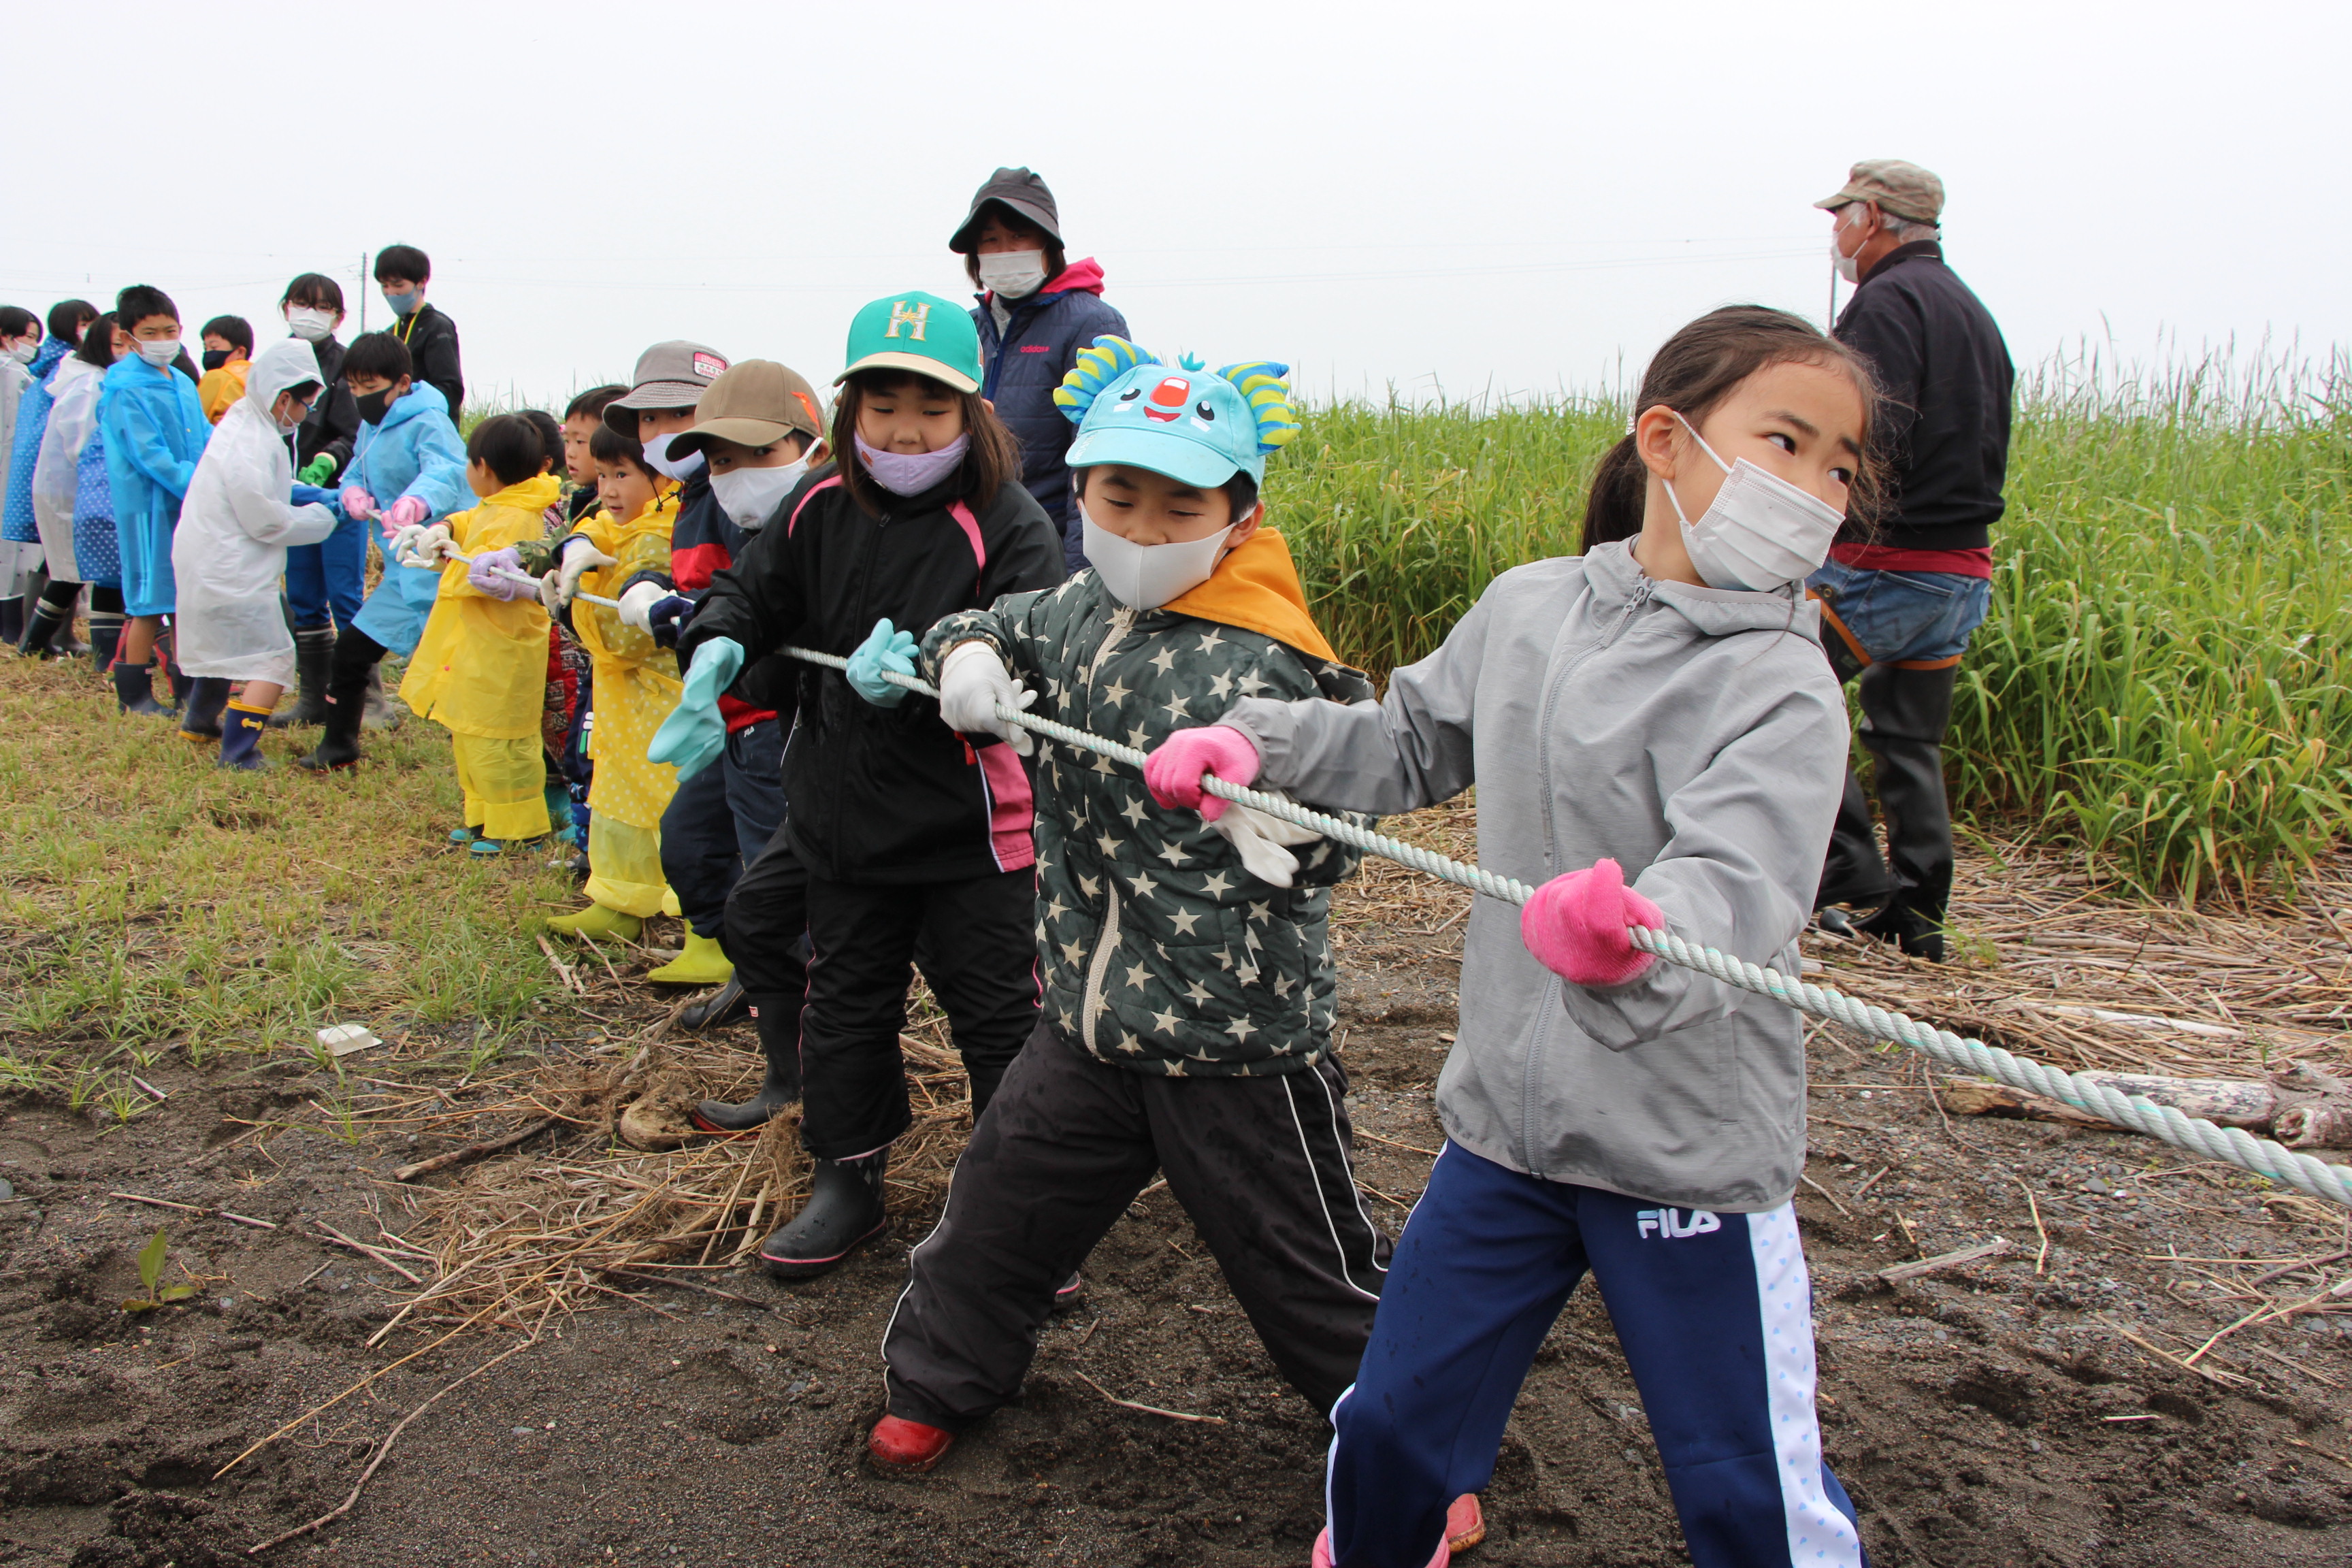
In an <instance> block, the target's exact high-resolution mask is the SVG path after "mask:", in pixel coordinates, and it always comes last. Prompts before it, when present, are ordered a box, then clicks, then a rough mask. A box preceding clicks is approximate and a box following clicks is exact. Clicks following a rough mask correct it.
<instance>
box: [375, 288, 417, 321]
mask: <svg viewBox="0 0 2352 1568" xmlns="http://www.w3.org/2000/svg"><path fill="white" fill-rule="evenodd" d="M383 302H384V303H385V304H387V305H389V306H391V307H392V308H393V310H394V313H395V314H398V315H403V316H413V315H415V314H416V307H417V306H419V305H421V304H423V303H424V302H425V297H424V296H423V295H422V294H420V293H418V292H417V291H416V290H415V289H410V290H409V291H408V292H407V293H405V294H395V293H394V292H393V291H392V290H391V289H385V290H384V291H383Z"/></svg>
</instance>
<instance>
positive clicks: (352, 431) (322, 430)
mask: <svg viewBox="0 0 2352 1568" xmlns="http://www.w3.org/2000/svg"><path fill="white" fill-rule="evenodd" d="M296 341H297V342H300V341H301V340H299V339H297V340H296ZM310 352H311V353H314V354H316V355H318V357H319V374H320V376H321V377H322V378H323V380H322V384H321V390H320V393H319V397H318V401H317V402H315V403H313V404H311V405H310V413H309V414H308V415H307V416H304V418H303V420H302V428H301V430H300V431H299V432H298V433H297V434H296V436H295V437H294V448H295V463H294V466H295V467H296V468H309V467H310V461H311V459H312V458H316V457H318V456H319V455H320V453H325V454H326V455H327V456H329V457H331V458H334V459H335V472H336V473H337V474H338V475H341V473H342V471H343V469H344V468H348V467H349V466H350V464H351V460H352V443H353V442H355V441H357V440H358V439H359V434H360V405H359V400H358V399H357V398H355V397H353V396H352V389H351V388H350V387H348V386H345V385H344V384H343V344H342V342H341V340H340V339H338V338H334V337H325V338H321V339H320V340H319V341H318V342H315V343H312V344H311V345H310Z"/></svg>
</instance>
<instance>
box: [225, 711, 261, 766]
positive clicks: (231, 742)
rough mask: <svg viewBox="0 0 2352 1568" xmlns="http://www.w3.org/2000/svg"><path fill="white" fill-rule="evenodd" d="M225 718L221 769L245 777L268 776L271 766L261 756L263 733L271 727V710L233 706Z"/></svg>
mask: <svg viewBox="0 0 2352 1568" xmlns="http://www.w3.org/2000/svg"><path fill="white" fill-rule="evenodd" d="M223 718H224V727H223V729H222V731H221V753H220V765H221V766H222V767H225V768H235V769H236V771H237V772H239V773H267V772H268V771H269V763H268V762H267V761H266V760H264V759H263V757H262V755H261V732H262V731H264V730H266V729H268V727H269V710H268V709H267V708H248V707H247V706H246V705H245V704H244V703H242V702H232V703H230V704H229V705H228V711H227V712H226V714H225V715H224V716H223Z"/></svg>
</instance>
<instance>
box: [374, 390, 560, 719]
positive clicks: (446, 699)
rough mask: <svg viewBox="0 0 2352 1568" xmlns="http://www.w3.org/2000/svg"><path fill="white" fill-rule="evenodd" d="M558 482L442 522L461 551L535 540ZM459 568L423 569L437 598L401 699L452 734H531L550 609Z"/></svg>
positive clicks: (525, 487) (511, 489)
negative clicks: (491, 590) (486, 589)
mask: <svg viewBox="0 0 2352 1568" xmlns="http://www.w3.org/2000/svg"><path fill="white" fill-rule="evenodd" d="M403 401H405V399H404V400H403ZM562 484H563V481H562V480H561V479H557V478H556V477H555V476H554V475H552V474H541V475H539V476H538V477H537V478H535V479H525V480H524V481H523V482H522V483H520V484H519V485H509V486H507V488H506V489H502V490H499V491H497V492H496V493H495V494H492V495H489V496H487V497H485V498H484V499H482V500H479V501H478V502H476V503H475V504H474V505H473V506H472V507H470V508H468V509H467V510H464V511H460V512H452V513H451V514H450V515H449V516H448V518H447V519H446V520H445V521H446V522H447V523H448V525H449V537H450V540H451V542H454V543H455V544H456V545H457V549H458V551H459V552H460V553H462V554H465V555H487V554H488V553H489V552H492V551H494V550H504V549H505V548H507V546H509V545H510V544H521V543H523V542H526V541H530V540H534V539H537V538H539V537H540V536H541V534H542V533H543V532H544V531H545V530H546V527H547V523H546V521H545V517H544V513H545V512H546V510H547V509H548V507H549V506H550V505H551V504H552V503H553V501H554V500H555V496H556V492H557V491H558V490H559V489H562ZM469 488H470V487H469ZM466 573H467V567H466V563H465V562H462V561H450V562H445V563H443V564H442V565H441V566H440V567H439V569H438V570H437V571H436V572H432V573H430V575H433V576H434V577H436V579H437V585H436V590H435V592H436V600H435V603H434V605H433V613H432V616H431V618H430V619H429V620H427V621H426V622H425V635H424V637H422V638H420V639H419V640H418V642H417V644H416V652H415V654H414V655H413V656H411V657H410V658H409V661H408V671H407V673H406V674H405V675H404V676H403V677H402V679H401V682H400V700H402V701H403V702H405V703H407V704H408V706H409V709H410V710H411V711H413V712H415V714H416V716H417V717H418V718H420V719H430V720H432V721H434V722H435V723H436V724H438V725H440V726H441V727H442V728H443V729H445V730H448V731H453V732H455V733H457V734H460V735H478V736H480V737H481V738H482V739H484V740H488V741H520V740H524V739H527V738H530V737H535V736H537V735H538V733H539V715H540V710H541V709H542V708H543V707H545V705H546V701H547V626H548V621H547V611H546V609H545V607H544V606H542V605H541V604H540V602H539V599H538V597H537V596H536V595H529V594H526V595H523V596H522V597H521V598H520V599H499V598H494V597H492V596H491V595H488V594H485V593H483V592H482V591H481V590H480V589H479V588H477V587H475V586H474V585H473V584H471V583H469V582H467V580H466Z"/></svg>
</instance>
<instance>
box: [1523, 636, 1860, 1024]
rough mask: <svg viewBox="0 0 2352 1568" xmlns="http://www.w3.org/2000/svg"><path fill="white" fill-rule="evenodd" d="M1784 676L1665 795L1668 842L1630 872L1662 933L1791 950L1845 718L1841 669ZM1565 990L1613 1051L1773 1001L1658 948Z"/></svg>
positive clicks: (1815, 872) (1809, 893)
mask: <svg viewBox="0 0 2352 1568" xmlns="http://www.w3.org/2000/svg"><path fill="white" fill-rule="evenodd" d="M1807 652H1808V653H1810V652H1811V649H1810V647H1809V648H1808V649H1807ZM1792 673H1795V674H1796V679H1793V680H1792V681H1791V683H1790V686H1789V687H1788V688H1787V689H1785V690H1784V692H1783V694H1782V695H1781V696H1780V698H1779V699H1778V700H1776V701H1774V702H1773V703H1772V705H1771V706H1770V707H1769V709H1767V710H1765V712H1764V713H1763V715H1762V716H1761V717H1760V719H1758V720H1756V721H1753V722H1752V723H1749V724H1748V725H1747V726H1746V727H1745V728H1744V729H1743V730H1742V731H1741V732H1739V733H1738V734H1737V735H1735V736H1733V737H1732V738H1731V739H1730V740H1729V741H1727V742H1726V743H1725V744H1724V745H1723V746H1722V747H1721V748H1720V749H1719V750H1717V752H1715V753H1714V755H1713V758H1712V760H1711V761H1710V762H1709V763H1707V765H1706V768H1705V769H1703V770H1702V771H1701V772H1700V773H1697V774H1696V776H1695V777H1693V778H1692V779H1691V780H1690V781H1689V782H1688V783H1686V784H1684V785H1683V787H1681V788H1680V789H1678V790H1676V791H1675V792H1674V794H1673V795H1670V796H1669V797H1668V798H1667V800H1666V802H1665V819H1666V828H1667V832H1668V835H1669V837H1668V838H1667V840H1666V843H1665V846H1664V847H1663V848H1662V849H1660V850H1659V852H1658V855H1657V858H1655V859H1654V860H1652V861H1651V862H1650V864H1649V866H1648V867H1647V868H1644V869H1643V871H1642V873H1641V874H1640V875H1639V876H1638V877H1635V878H1633V879H1632V885H1633V888H1634V889H1636V890H1637V891H1639V892H1640V893H1641V894H1642V895H1643V897H1645V898H1647V899H1649V900H1651V901H1652V902H1654V903H1655V904H1656V905H1657V906H1658V908H1659V909H1660V910H1664V913H1665V917H1666V928H1667V930H1669V931H1672V932H1674V933H1675V935H1677V936H1679V937H1681V938H1683V940H1685V942H1699V943H1702V944H1703V945H1706V946H1708V947H1712V948H1715V949H1717V951H1719V952H1725V953H1727V954H1730V955H1731V956H1733V957H1737V958H1744V959H1746V960H1748V962H1749V963H1761V964H1774V963H1787V962H1788V961H1789V957H1788V955H1789V954H1790V952H1792V951H1793V949H1794V946H1795V943H1796V940H1797V936H1798V933H1799V932H1801V931H1803V930H1804V925H1805V919H1806V916H1807V914H1808V913H1809V912H1810V910H1811V908H1812V898H1813V892H1814V890H1815V889H1816V888H1817V887H1818V886H1819V884H1820V882H1821V876H1822V856H1823V855H1824V854H1825V853H1826V852H1827V851H1828V848H1829V837H1830V825H1831V822H1832V818H1834V817H1835V816H1836V814H1837V804H1838V796H1839V794H1840V790H1841V788H1842V786H1843V782H1844V773H1845V765H1846V716H1845V706H1844V703H1843V700H1841V693H1840V691H1839V689H1838V687H1837V685H1836V683H1835V679H1834V678H1833V677H1832V676H1831V674H1830V673H1829V671H1828V669H1827V668H1826V667H1823V668H1821V669H1820V670H1819V671H1812V670H1805V671H1802V672H1792ZM1808 677H1810V678H1811V679H1808ZM1559 999H1560V1005H1562V1006H1563V1007H1565V1008H1566V1009H1567V1010H1568V1014H1569V1016H1570V1017H1571V1018H1573V1019H1574V1020H1575V1021H1576V1024H1577V1026H1578V1027H1579V1028H1580V1029H1582V1030H1583V1031H1584V1032H1585V1033H1586V1034H1588V1035H1590V1036H1591V1037H1592V1038H1594V1039H1596V1040H1598V1041H1600V1042H1601V1044H1602V1045H1604V1046H1607V1047H1609V1048H1611V1049H1612V1050H1623V1049H1625V1048H1627V1047H1631V1046H1636V1045H1639V1044H1641V1043H1642V1042H1643V1041H1644V1040H1652V1039H1655V1038H1657V1037H1659V1036H1661V1035H1665V1034H1671V1033H1673V1032H1674V1031H1675V1030H1677V1029H1685V1028H1688V1027H1690V1026H1693V1025H1696V1024H1706V1023H1712V1022H1715V1021H1717V1020H1718V1019H1722V1018H1725V1017H1727V1016H1730V1014H1731V1013H1732V1012H1734V1011H1735V1010H1737V1009H1738V1008H1742V1007H1748V1006H1757V1005H1761V1006H1765V1007H1772V1008H1778V1007H1779V1006H1780V1003H1777V1002H1772V1001H1759V998H1757V997H1754V996H1751V995H1749V994H1748V993H1746V992H1743V991H1736V990H1734V989H1733V988H1732V987H1730V986H1728V985H1726V984H1723V983H1722V982H1721V981H1718V980H1714V979H1711V978H1709V977H1708V976H1706V975H1704V974H1701V973H1698V972H1697V971H1696V970H1691V969H1685V968H1683V967H1682V966H1681V965H1680V964H1675V963H1666V962H1665V961H1664V960H1663V959H1662V960H1660V961H1659V962H1657V963H1654V964H1652V965H1651V966H1650V968H1649V969H1648V971H1647V972H1645V973H1643V975H1642V977H1641V978H1640V979H1638V980H1634V981H1633V982H1631V983H1629V984H1624V985H1617V986H1611V987H1608V988H1606V989H1594V988H1589V987H1586V986H1582V985H1575V984H1570V983H1568V982H1567V981H1562V982H1560V984H1559Z"/></svg>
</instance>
